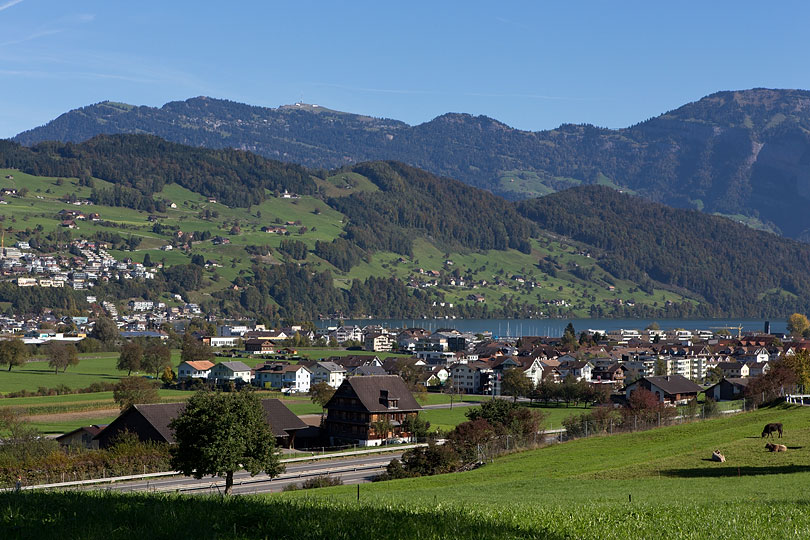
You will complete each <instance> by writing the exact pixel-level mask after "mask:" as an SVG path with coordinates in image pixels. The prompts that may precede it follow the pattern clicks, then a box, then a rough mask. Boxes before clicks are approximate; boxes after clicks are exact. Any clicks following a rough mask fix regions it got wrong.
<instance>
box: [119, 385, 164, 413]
mask: <svg viewBox="0 0 810 540" xmlns="http://www.w3.org/2000/svg"><path fill="white" fill-rule="evenodd" d="M159 400H160V397H159V396H158V392H157V385H156V384H155V382H154V381H150V380H147V379H144V378H143V377H125V378H123V379H121V380H120V381H119V382H118V384H116V385H115V388H114V389H113V401H115V402H116V403H117V404H118V406H119V407H120V408H121V410H122V411H123V410H124V409H128V408H129V407H131V406H132V405H135V404H140V403H156V402H158V401H159Z"/></svg>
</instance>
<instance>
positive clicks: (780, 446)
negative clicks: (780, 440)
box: [765, 443, 787, 452]
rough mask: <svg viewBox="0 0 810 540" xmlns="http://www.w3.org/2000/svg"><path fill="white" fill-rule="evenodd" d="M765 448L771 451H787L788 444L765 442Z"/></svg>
mask: <svg viewBox="0 0 810 540" xmlns="http://www.w3.org/2000/svg"><path fill="white" fill-rule="evenodd" d="M765 448H767V449H768V451H769V452H787V446H785V445H784V444H773V443H765Z"/></svg>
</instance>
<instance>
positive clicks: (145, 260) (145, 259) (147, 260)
mask: <svg viewBox="0 0 810 540" xmlns="http://www.w3.org/2000/svg"><path fill="white" fill-rule="evenodd" d="M143 265H144V266H145V267H147V268H149V267H151V266H152V257H150V256H149V254H148V253H147V254H146V255H144V256H143Z"/></svg>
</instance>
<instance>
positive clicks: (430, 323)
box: [316, 319, 787, 337]
mask: <svg viewBox="0 0 810 540" xmlns="http://www.w3.org/2000/svg"><path fill="white" fill-rule="evenodd" d="M343 322H344V324H356V325H359V326H366V325H369V324H372V325H381V326H384V327H387V328H403V327H409V328H410V327H414V326H416V327H420V328H424V329H426V330H431V331H435V330H438V329H439V328H455V329H456V330H459V331H460V332H472V333H478V332H487V331H489V332H492V334H493V336H495V337H517V336H552V337H553V336H561V335H562V334H563V330H565V327H566V326H567V325H568V323H569V322H571V323H573V325H574V329H576V331H577V333H579V332H582V331H584V330H588V329H593V330H600V331H605V332H609V331H611V330H621V329H636V330H642V329H644V328H645V327H647V326H648V325H649V324H652V323H653V322H657V323H658V326H660V327H661V329H662V330H674V329H676V328H683V329H685V330H719V329H720V328H728V330H729V331H730V332H731V334H732V335H734V336H736V335H737V327H739V326H742V331H743V333H745V332H762V331H764V329H765V319H343ZM338 323H339V321H338V320H322V321H317V323H316V324H317V326H318V327H319V328H326V327H329V326H337V325H338ZM770 323H771V332H777V333H778V332H786V331H787V330H786V328H787V320H785V319H775V320H771V321H770Z"/></svg>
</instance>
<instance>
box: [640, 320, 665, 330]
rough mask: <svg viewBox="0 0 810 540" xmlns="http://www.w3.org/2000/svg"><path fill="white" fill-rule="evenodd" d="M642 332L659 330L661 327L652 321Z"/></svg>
mask: <svg viewBox="0 0 810 540" xmlns="http://www.w3.org/2000/svg"><path fill="white" fill-rule="evenodd" d="M644 330H661V326H660V325H659V324H658V323H657V322H655V321H653V322H651V323H650V324H648V325H647V327H646V328H644Z"/></svg>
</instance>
